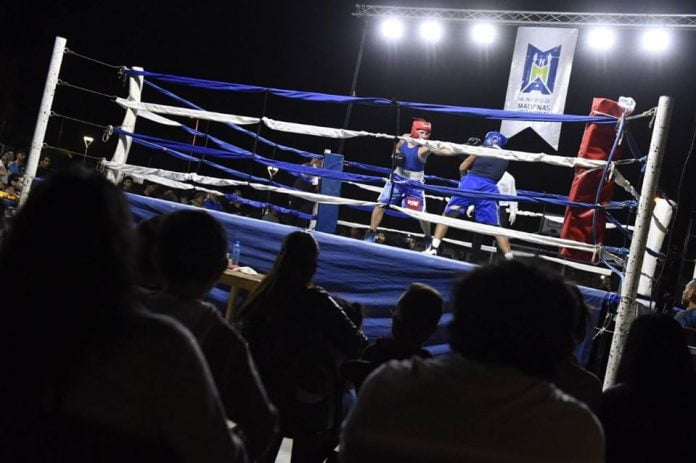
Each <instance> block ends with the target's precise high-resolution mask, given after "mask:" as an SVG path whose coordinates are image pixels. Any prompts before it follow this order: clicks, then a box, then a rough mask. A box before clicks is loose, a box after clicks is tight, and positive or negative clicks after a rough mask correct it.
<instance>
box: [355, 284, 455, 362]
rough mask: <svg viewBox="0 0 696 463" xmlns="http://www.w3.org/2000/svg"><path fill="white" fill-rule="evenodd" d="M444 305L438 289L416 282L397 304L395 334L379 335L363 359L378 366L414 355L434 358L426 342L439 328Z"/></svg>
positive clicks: (393, 321)
mask: <svg viewBox="0 0 696 463" xmlns="http://www.w3.org/2000/svg"><path fill="white" fill-rule="evenodd" d="M442 307H443V300H442V296H441V295H440V293H439V292H438V291H437V290H436V289H435V288H432V287H430V286H428V285H425V284H423V283H413V284H412V285H411V286H410V287H409V288H408V289H407V290H406V291H405V292H404V293H403V294H402V295H401V297H400V298H399V301H398V302H397V304H396V310H395V311H394V313H393V315H392V336H391V337H389V338H379V339H377V340H376V341H375V342H374V343H372V344H370V345H369V346H367V349H365V352H363V354H362V359H363V360H367V361H369V362H370V363H372V365H373V367H378V366H379V365H381V364H382V363H384V362H387V361H389V360H406V359H409V358H411V357H413V356H416V357H421V358H432V355H430V352H428V351H427V350H425V349H423V344H425V341H427V340H428V338H429V337H430V336H432V334H433V333H434V332H435V330H436V329H437V324H438V322H439V321H440V317H442Z"/></svg>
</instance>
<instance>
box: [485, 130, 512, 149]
mask: <svg viewBox="0 0 696 463" xmlns="http://www.w3.org/2000/svg"><path fill="white" fill-rule="evenodd" d="M505 143H507V138H505V135H503V134H502V133H500V132H488V133H487V134H486V138H485V139H484V140H483V146H488V147H491V146H499V147H500V148H502V147H503V146H505Z"/></svg>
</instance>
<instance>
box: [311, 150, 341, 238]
mask: <svg viewBox="0 0 696 463" xmlns="http://www.w3.org/2000/svg"><path fill="white" fill-rule="evenodd" d="M323 168H324V169H325V170H333V171H336V172H341V171H343V155H342V154H336V153H326V154H325V155H324V166H323ZM319 192H320V193H321V194H323V195H329V196H341V181H340V180H338V179H331V178H326V177H324V178H323V179H322V180H321V186H320V187H319ZM337 221H338V206H336V205H334V204H320V205H319V211H318V212H317V226H316V229H317V231H320V232H324V233H335V232H336V222H337Z"/></svg>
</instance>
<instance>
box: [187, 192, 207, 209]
mask: <svg viewBox="0 0 696 463" xmlns="http://www.w3.org/2000/svg"><path fill="white" fill-rule="evenodd" d="M207 196H208V195H206V194H205V193H203V192H198V193H196V194H195V195H193V200H192V201H191V204H193V205H194V206H197V207H203V201H205V198H206V197H207Z"/></svg>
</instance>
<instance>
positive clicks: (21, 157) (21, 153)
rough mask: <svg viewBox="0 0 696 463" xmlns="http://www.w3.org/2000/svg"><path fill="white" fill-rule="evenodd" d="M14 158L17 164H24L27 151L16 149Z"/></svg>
mask: <svg viewBox="0 0 696 463" xmlns="http://www.w3.org/2000/svg"><path fill="white" fill-rule="evenodd" d="M15 160H16V161H17V163H19V164H24V163H25V162H26V161H27V153H25V152H24V151H17V158H16V159H15Z"/></svg>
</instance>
